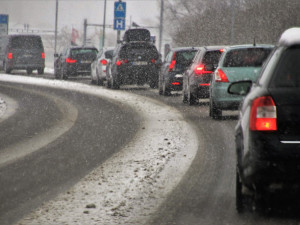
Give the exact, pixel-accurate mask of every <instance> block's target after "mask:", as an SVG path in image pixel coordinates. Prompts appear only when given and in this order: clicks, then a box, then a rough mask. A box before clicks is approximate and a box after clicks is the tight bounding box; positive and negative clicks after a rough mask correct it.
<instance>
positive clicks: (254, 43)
mask: <svg viewBox="0 0 300 225" xmlns="http://www.w3.org/2000/svg"><path fill="white" fill-rule="evenodd" d="M253 46H256V40H255V37H254V42H253Z"/></svg>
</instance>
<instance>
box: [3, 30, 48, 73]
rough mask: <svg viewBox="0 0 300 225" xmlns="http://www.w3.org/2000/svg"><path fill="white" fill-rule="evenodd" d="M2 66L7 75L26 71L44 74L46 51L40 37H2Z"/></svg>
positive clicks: (22, 35)
mask: <svg viewBox="0 0 300 225" xmlns="http://www.w3.org/2000/svg"><path fill="white" fill-rule="evenodd" d="M0 64H2V65H1V66H2V67H3V70H4V72H5V73H8V74H9V73H11V71H12V70H26V72H27V74H32V71H33V70H37V72H38V74H44V68H45V51H44V45H43V41H42V38H41V36H40V35H31V34H30V35H29V34H11V35H2V36H0Z"/></svg>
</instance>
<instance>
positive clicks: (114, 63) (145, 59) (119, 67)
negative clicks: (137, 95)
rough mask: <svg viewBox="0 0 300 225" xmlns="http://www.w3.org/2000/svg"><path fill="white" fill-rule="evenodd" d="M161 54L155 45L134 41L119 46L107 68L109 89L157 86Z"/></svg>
mask: <svg viewBox="0 0 300 225" xmlns="http://www.w3.org/2000/svg"><path fill="white" fill-rule="evenodd" d="M158 62H159V53H158V51H157V49H156V47H155V45H154V44H152V43H151V42H146V41H139V42H137V41H134V42H126V43H121V44H119V45H118V46H117V47H116V48H115V50H114V52H113V58H112V60H111V62H110V63H109V64H108V68H107V73H106V75H107V87H108V88H113V89H118V88H119V87H120V85H124V84H129V85H130V84H137V85H144V84H146V83H148V84H149V85H150V87H151V88H155V87H156V86H157V81H158V68H159V65H158Z"/></svg>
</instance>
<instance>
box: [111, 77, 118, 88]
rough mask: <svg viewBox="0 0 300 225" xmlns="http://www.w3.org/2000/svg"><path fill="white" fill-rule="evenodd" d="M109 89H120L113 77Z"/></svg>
mask: <svg viewBox="0 0 300 225" xmlns="http://www.w3.org/2000/svg"><path fill="white" fill-rule="evenodd" d="M110 84H111V88H112V89H115V90H116V89H119V88H120V85H119V84H118V83H117V82H116V80H115V79H114V78H113V77H111V83H110Z"/></svg>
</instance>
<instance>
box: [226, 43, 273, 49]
mask: <svg viewBox="0 0 300 225" xmlns="http://www.w3.org/2000/svg"><path fill="white" fill-rule="evenodd" d="M243 48H274V45H271V44H255V45H254V44H245V45H232V46H228V47H226V48H225V49H226V50H229V49H243Z"/></svg>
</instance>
